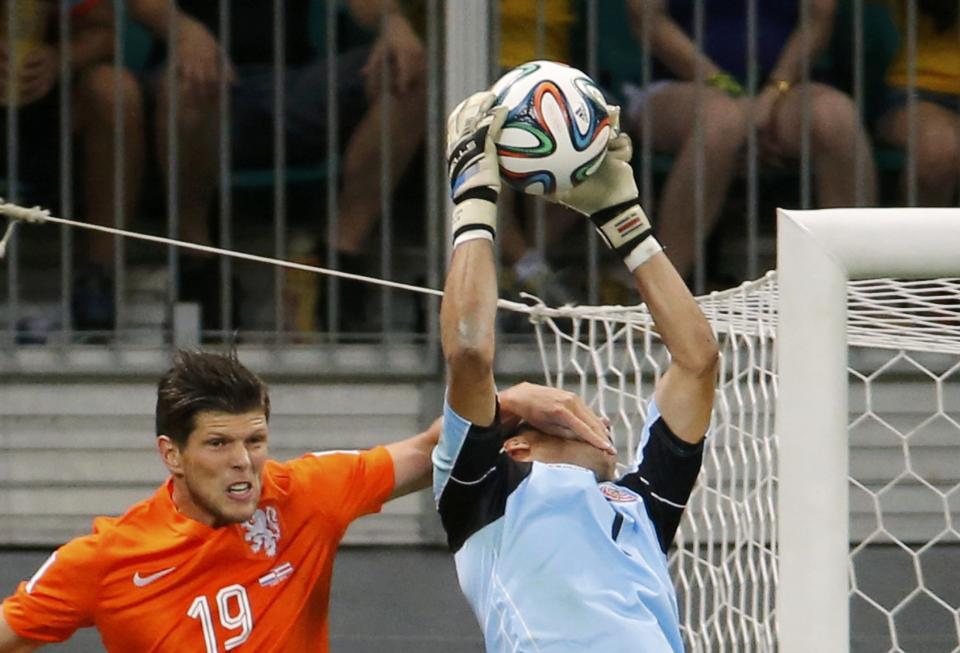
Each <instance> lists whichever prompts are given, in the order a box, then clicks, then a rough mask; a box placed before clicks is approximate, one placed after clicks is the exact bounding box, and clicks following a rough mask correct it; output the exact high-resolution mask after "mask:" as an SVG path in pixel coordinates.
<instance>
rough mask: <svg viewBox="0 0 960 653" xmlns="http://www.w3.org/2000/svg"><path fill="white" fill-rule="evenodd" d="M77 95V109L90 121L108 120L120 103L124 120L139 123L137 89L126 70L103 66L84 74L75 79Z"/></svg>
mask: <svg viewBox="0 0 960 653" xmlns="http://www.w3.org/2000/svg"><path fill="white" fill-rule="evenodd" d="M77 96H78V101H79V102H80V103H81V104H82V107H81V110H82V111H83V112H84V113H85V114H87V115H90V116H91V117H92V118H93V119H94V120H103V121H112V120H113V116H114V110H115V107H116V105H117V103H118V102H120V103H121V105H122V106H123V111H124V115H125V117H126V120H128V121H136V122H138V123H139V122H142V115H143V98H142V96H141V93H140V86H139V84H137V80H136V78H134V76H133V74H132V73H131V72H130V71H129V70H127V69H126V68H123V67H120V68H116V67H114V66H112V65H109V64H103V65H99V66H94V67H93V68H90V69H88V70H86V71H84V72H83V73H82V74H81V75H80V77H79V78H78V80H77Z"/></svg>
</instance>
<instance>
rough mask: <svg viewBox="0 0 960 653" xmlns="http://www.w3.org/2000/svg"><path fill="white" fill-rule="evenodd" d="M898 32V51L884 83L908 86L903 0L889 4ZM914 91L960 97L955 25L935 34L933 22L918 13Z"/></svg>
mask: <svg viewBox="0 0 960 653" xmlns="http://www.w3.org/2000/svg"><path fill="white" fill-rule="evenodd" d="M890 5H891V9H892V11H893V17H894V20H895V21H896V23H897V28H898V29H899V30H900V35H901V38H900V49H899V50H898V51H897V54H896V56H895V57H894V59H893V62H892V63H891V64H890V68H889V70H888V71H887V84H889V85H890V86H894V87H898V88H906V87H907V37H906V34H907V11H906V0H892V1H891V2H890ZM917 88H918V89H922V90H925V91H934V92H936V93H952V94H954V95H960V34H958V32H957V27H956V26H954V27H953V28H951V29H948V30H946V31H943V32H938V31H937V30H936V29H935V27H934V24H933V20H932V19H931V18H930V17H929V16H926V15H924V14H922V13H920V12H917Z"/></svg>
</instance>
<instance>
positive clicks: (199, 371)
mask: <svg viewBox="0 0 960 653" xmlns="http://www.w3.org/2000/svg"><path fill="white" fill-rule="evenodd" d="M259 409H262V410H263V413H264V415H265V416H266V418H267V419H268V420H269V419H270V395H269V393H268V392H267V385H266V384H265V383H264V382H263V381H262V380H261V379H260V377H258V376H257V375H256V374H254V373H253V372H251V371H250V370H248V369H247V368H246V367H244V366H243V365H242V364H241V363H240V360H239V359H238V358H237V352H236V350H232V351H230V352H229V353H228V354H214V353H210V352H202V351H185V350H180V351H178V352H177V354H176V356H175V357H174V359H173V367H171V368H170V369H169V370H167V372H166V374H164V375H163V376H162V377H161V378H160V382H159V383H158V384H157V413H156V433H157V435H158V436H159V435H166V436H167V437H169V438H170V439H171V440H173V441H174V443H176V445H177V446H178V447H181V448H182V447H184V446H186V444H187V438H189V437H190V433H191V432H192V431H193V429H194V427H195V426H196V424H195V419H196V416H197V414H198V413H202V412H216V413H229V414H233V415H239V414H241V413H247V412H250V411H254V410H259Z"/></svg>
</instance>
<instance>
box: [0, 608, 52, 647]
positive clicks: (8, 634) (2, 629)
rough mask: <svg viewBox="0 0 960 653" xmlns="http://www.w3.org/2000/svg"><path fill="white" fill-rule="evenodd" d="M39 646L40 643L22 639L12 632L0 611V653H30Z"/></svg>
mask: <svg viewBox="0 0 960 653" xmlns="http://www.w3.org/2000/svg"><path fill="white" fill-rule="evenodd" d="M40 646H42V644H41V643H40V642H35V641H33V640H29V639H24V638H23V637H20V636H19V635H17V634H16V633H15V632H13V629H12V628H10V626H9V625H8V624H7V620H6V619H5V618H4V616H3V611H2V610H0V653H30V651H36V650H37V649H38V648H40Z"/></svg>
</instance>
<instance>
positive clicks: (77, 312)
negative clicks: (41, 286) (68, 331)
mask: <svg viewBox="0 0 960 653" xmlns="http://www.w3.org/2000/svg"><path fill="white" fill-rule="evenodd" d="M70 307H71V310H72V311H73V328H74V329H76V330H77V331H112V330H113V328H114V318H115V316H116V308H115V307H114V305H113V278H112V277H111V276H110V275H109V274H108V273H107V271H106V270H104V269H103V267H102V266H99V265H95V264H90V265H87V266H85V267H83V268H81V269H80V270H79V271H78V272H77V274H76V275H75V276H74V279H73V297H72V298H71V301H70Z"/></svg>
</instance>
